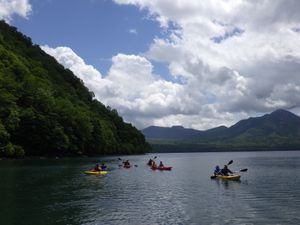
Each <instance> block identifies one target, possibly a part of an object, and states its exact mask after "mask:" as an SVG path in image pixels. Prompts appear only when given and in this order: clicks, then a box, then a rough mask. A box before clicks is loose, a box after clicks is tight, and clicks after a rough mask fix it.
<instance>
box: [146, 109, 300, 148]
mask: <svg viewBox="0 0 300 225" xmlns="http://www.w3.org/2000/svg"><path fill="white" fill-rule="evenodd" d="M142 133H143V134H144V135H145V137H146V139H147V140H148V141H150V143H151V144H152V146H153V147H154V149H155V146H156V145H159V146H160V147H163V146H165V147H166V146H167V145H170V144H171V145H172V146H173V147H174V145H176V147H178V145H182V144H184V145H185V146H186V145H192V146H193V147H192V148H195V149H196V150H197V149H198V148H199V149H203V148H204V147H205V148H214V149H219V148H220V149H225V148H226V149H230V148H233V149H236V148H241V149H249V148H250V149H251V148H253V149H256V148H262V149H265V148H266V149H277V148H288V149H300V117H299V116H297V115H295V114H293V113H291V112H289V111H287V110H283V109H279V110H276V111H274V112H272V113H270V114H266V115H263V116H261V117H255V118H251V117H250V118H248V119H244V120H241V121H239V122H237V123H236V124H234V125H233V126H231V127H225V126H220V127H216V128H212V129H209V130H203V131H200V130H194V129H186V128H183V127H180V128H179V127H178V126H177V127H171V128H167V127H155V126H151V127H148V128H145V129H144V130H142ZM175 143H176V144H175ZM169 147H170V146H169ZM189 147H191V146H189Z"/></svg>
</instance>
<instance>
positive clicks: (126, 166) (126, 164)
mask: <svg viewBox="0 0 300 225" xmlns="http://www.w3.org/2000/svg"><path fill="white" fill-rule="evenodd" d="M123 165H124V167H125V168H129V167H130V162H129V160H126V161H124V162H123Z"/></svg>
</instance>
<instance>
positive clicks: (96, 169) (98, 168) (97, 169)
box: [91, 164, 101, 172]
mask: <svg viewBox="0 0 300 225" xmlns="http://www.w3.org/2000/svg"><path fill="white" fill-rule="evenodd" d="M91 171H95V172H98V171H101V167H100V166H99V164H96V166H95V167H94V169H92V170H91Z"/></svg>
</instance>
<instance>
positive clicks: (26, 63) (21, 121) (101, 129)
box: [0, 21, 150, 157]
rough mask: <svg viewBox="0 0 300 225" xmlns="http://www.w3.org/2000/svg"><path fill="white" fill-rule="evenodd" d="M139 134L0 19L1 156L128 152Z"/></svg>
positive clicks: (137, 147)
mask: <svg viewBox="0 0 300 225" xmlns="http://www.w3.org/2000/svg"><path fill="white" fill-rule="evenodd" d="M149 148H150V147H149V145H148V144H147V143H146V142H145V138H144V136H143V135H142V134H141V133H140V131H138V130H137V129H136V128H135V127H133V126H132V125H131V124H128V123H125V122H124V121H123V119H122V118H121V117H120V116H119V115H118V113H117V111H116V110H115V109H111V108H110V107H106V106H104V105H103V104H102V103H100V102H99V101H97V100H95V99H94V94H93V93H92V92H90V91H89V90H88V89H87V88H86V87H85V86H84V85H83V82H82V81H81V80H80V79H79V78H77V77H76V76H75V75H74V74H73V73H72V72H71V71H70V70H68V69H65V68H64V67H63V66H62V65H60V64H59V63H57V61H56V60H55V59H54V58H53V57H51V56H49V55H47V54H46V53H45V52H43V51H42V50H41V49H40V47H39V46H38V45H33V44H32V42H31V39H30V38H28V37H26V36H24V35H23V34H22V33H20V32H18V31H17V29H16V28H14V27H11V26H9V25H7V24H6V23H5V22H4V21H0V157H1V156H6V157H22V156H24V155H27V156H41V155H49V156H54V155H55V156H56V155H59V156H62V155H63V156H64V155H76V154H87V155H93V154H133V153H143V152H145V151H147V150H149Z"/></svg>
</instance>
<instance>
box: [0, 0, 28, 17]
mask: <svg viewBox="0 0 300 225" xmlns="http://www.w3.org/2000/svg"><path fill="white" fill-rule="evenodd" d="M30 12H31V5H30V3H29V2H28V0H0V19H4V20H7V21H10V20H11V17H12V16H13V15H14V14H16V15H19V16H22V17H25V18H27V16H28V15H29V14H30Z"/></svg>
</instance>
